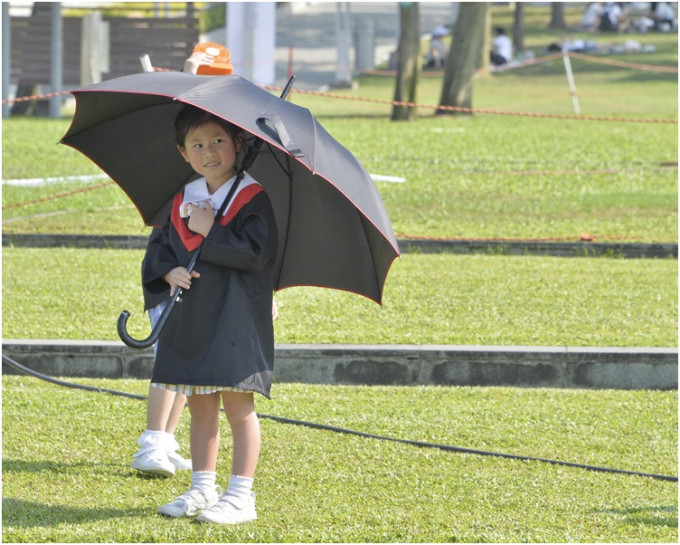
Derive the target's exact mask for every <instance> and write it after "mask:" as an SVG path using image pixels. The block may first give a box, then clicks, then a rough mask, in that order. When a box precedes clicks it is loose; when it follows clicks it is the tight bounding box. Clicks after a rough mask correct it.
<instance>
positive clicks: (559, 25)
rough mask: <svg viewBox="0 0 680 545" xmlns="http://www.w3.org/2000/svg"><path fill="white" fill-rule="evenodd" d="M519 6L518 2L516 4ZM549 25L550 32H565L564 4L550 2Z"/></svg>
mask: <svg viewBox="0 0 680 545" xmlns="http://www.w3.org/2000/svg"><path fill="white" fill-rule="evenodd" d="M517 3H518V4H519V2H517ZM550 6H551V7H550V24H549V25H548V28H549V29H551V30H566V29H567V24H566V23H565V22H564V3H563V2H552V3H551V5H550Z"/></svg>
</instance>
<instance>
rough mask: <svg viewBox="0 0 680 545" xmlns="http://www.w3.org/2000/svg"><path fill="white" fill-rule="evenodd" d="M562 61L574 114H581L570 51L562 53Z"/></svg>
mask: <svg viewBox="0 0 680 545" xmlns="http://www.w3.org/2000/svg"><path fill="white" fill-rule="evenodd" d="M562 60H563V61H564V69H565V70H566V71H567V81H568V82H569V92H570V93H571V102H572V104H573V105H574V113H577V114H580V113H581V106H580V105H579V103H578V96H577V95H576V83H574V74H573V73H572V71H571V60H570V59H569V52H568V51H562Z"/></svg>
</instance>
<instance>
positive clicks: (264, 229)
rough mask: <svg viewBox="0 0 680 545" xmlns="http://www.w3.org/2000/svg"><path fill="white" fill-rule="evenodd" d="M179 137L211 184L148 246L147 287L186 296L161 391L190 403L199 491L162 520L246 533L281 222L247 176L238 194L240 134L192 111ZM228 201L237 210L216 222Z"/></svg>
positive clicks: (181, 204)
mask: <svg viewBox="0 0 680 545" xmlns="http://www.w3.org/2000/svg"><path fill="white" fill-rule="evenodd" d="M175 128H176V137H177V147H178V150H179V152H180V153H181V154H182V156H183V157H184V159H185V160H186V161H187V162H188V163H190V164H191V166H192V167H193V169H194V170H195V171H196V172H197V173H198V174H199V175H201V177H200V178H199V179H197V180H195V181H193V182H190V183H188V184H187V185H186V186H185V187H184V189H183V190H182V191H181V192H180V193H179V194H178V195H177V196H176V197H175V199H174V201H173V204H172V211H171V214H170V217H169V218H168V221H167V223H166V224H165V225H164V226H163V228H162V230H161V232H160V235H159V236H157V237H154V238H153V239H152V240H150V242H149V248H148V250H147V254H146V256H145V258H144V263H143V266H142V276H143V282H144V286H145V288H146V289H147V290H148V291H149V292H150V293H161V292H167V291H168V290H169V291H170V293H174V292H175V290H177V289H178V288H182V289H183V290H185V293H184V294H183V295H182V301H181V303H179V302H178V304H176V305H175V309H174V310H173V313H172V314H171V315H170V317H169V319H168V321H167V323H166V326H165V328H164V329H163V331H162V332H161V334H160V337H159V340H158V345H157V355H156V362H155V365H154V371H153V376H152V384H153V385H154V387H160V388H167V389H169V390H172V391H176V392H181V393H184V394H186V395H187V400H188V404H189V411H190V413H191V455H192V463H193V471H192V484H191V487H190V488H189V490H188V491H187V492H185V493H184V494H182V495H181V496H179V497H178V498H177V499H176V500H174V501H173V502H170V503H168V504H166V505H163V506H162V507H161V508H160V509H159V512H160V513H161V514H163V515H167V516H171V517H180V516H194V515H198V518H197V520H199V521H202V522H205V521H210V522H218V523H227V524H230V523H238V522H245V521H248V520H252V519H254V518H256V512H255V495H254V494H253V492H252V485H253V478H254V476H255V470H256V467H257V461H258V459H259V454H260V427H259V421H258V419H257V414H256V413H255V407H254V392H258V393H260V394H262V395H264V396H266V397H269V394H270V388H271V382H272V372H273V360H274V333H273V324H272V321H273V319H272V296H273V282H274V263H275V260H276V248H277V232H276V222H275V220H274V213H273V210H272V206H271V203H270V201H269V198H268V197H267V194H266V193H265V191H264V189H263V188H262V187H261V186H260V185H259V184H258V183H257V182H256V181H255V180H254V179H253V178H252V177H250V176H249V175H248V174H245V175H243V177H242V179H241V180H240V183H239V184H238V185H237V187H236V189H235V191H233V192H232V186H234V185H235V182H236V180H237V179H238V177H237V168H238V165H237V157H238V155H239V152H241V151H242V149H241V148H242V147H243V146H244V143H243V140H242V138H241V134H240V132H239V130H238V129H237V128H236V127H234V126H233V125H231V124H229V123H227V122H226V121H224V120H222V119H220V118H218V117H215V116H212V115H210V114H208V113H207V112H205V111H203V110H200V109H198V108H194V107H191V106H186V107H185V108H184V109H183V110H181V111H180V113H179V114H178V116H177V119H176V121H175ZM230 192H232V194H231V195H230ZM225 198H228V199H229V205H228V206H227V207H226V210H225V212H224V214H223V215H221V216H220V217H219V218H218V217H215V214H216V213H217V210H218V209H219V208H220V205H221V204H222V202H223V201H224V200H225ZM199 246H201V254H200V258H199V260H198V262H197V264H196V267H195V269H194V270H193V271H191V272H189V271H187V269H186V267H187V265H188V263H189V260H190V259H191V256H192V254H193V252H194V251H195V250H196V248H198V247H199ZM220 405H223V407H224V410H225V413H226V415H227V420H228V422H229V425H230V428H231V433H232V439H233V455H232V467H231V477H230V479H229V485H228V488H227V490H226V492H225V493H224V494H221V492H222V490H221V488H220V487H219V486H217V484H216V480H217V474H216V469H217V453H218V447H219V409H220Z"/></svg>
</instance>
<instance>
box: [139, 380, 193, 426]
mask: <svg viewBox="0 0 680 545" xmlns="http://www.w3.org/2000/svg"><path fill="white" fill-rule="evenodd" d="M182 398H183V399H182ZM185 401H186V396H185V395H183V394H178V393H177V392H173V391H172V390H168V389H166V388H154V387H153V386H149V401H148V404H147V407H146V429H147V430H155V431H164V432H166V433H171V434H173V433H175V428H176V427H177V421H178V420H179V415H180V414H181V412H182V407H183V406H184V402H185ZM179 402H181V403H182V405H180V407H179V410H177V409H178V407H176V405H178V404H179Z"/></svg>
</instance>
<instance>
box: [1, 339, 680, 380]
mask: <svg viewBox="0 0 680 545" xmlns="http://www.w3.org/2000/svg"><path fill="white" fill-rule="evenodd" d="M2 352H3V354H4V355H5V356H7V357H9V358H11V359H12V360H14V361H16V362H17V363H19V364H20V365H23V366H25V367H28V368H29V369H32V370H34V371H37V372H39V373H43V374H46V375H51V376H75V377H97V378H139V379H149V378H150V377H151V371H152V368H153V350H152V349H151V348H149V349H145V350H135V349H132V348H128V347H127V346H125V345H123V343H122V342H120V341H117V342H111V341H109V342H104V341H46V340H9V339H5V340H4V341H3V345H2ZM6 372H7V373H14V372H15V371H14V370H13V369H12V368H10V367H8V366H6V365H3V373H6ZM274 374H275V380H276V381H277V382H300V383H306V384H368V385H398V386H411V385H442V386H520V387H550V388H615V389H624V390H640V389H644V390H648V389H658V390H671V389H677V387H678V350H677V349H675V348H583V347H565V346H459V345H419V346H416V345H414V346H410V345H306V344H288V345H277V347H276V368H275V373H274Z"/></svg>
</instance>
